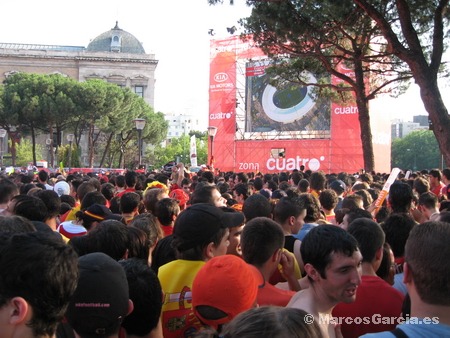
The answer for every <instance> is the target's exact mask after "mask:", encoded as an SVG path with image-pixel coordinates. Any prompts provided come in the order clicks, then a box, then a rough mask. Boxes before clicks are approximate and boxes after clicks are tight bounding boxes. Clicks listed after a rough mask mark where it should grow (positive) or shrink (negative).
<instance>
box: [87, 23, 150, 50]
mask: <svg viewBox="0 0 450 338" xmlns="http://www.w3.org/2000/svg"><path fill="white" fill-rule="evenodd" d="M87 50H88V51H89V52H116V53H131V54H145V50H144V47H143V46H142V44H141V43H140V42H139V40H138V39H136V38H135V36H134V35H132V34H130V33H128V32H126V31H124V30H123V29H120V28H119V25H118V22H117V21H116V26H115V27H114V28H112V29H111V30H109V31H107V32H105V33H103V34H100V35H99V36H97V37H96V38H95V39H94V40H92V41H91V42H90V43H89V45H88V46H87Z"/></svg>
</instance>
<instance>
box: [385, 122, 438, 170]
mask: <svg viewBox="0 0 450 338" xmlns="http://www.w3.org/2000/svg"><path fill="white" fill-rule="evenodd" d="M391 156H392V167H398V168H402V169H404V170H412V171H417V170H422V169H433V168H439V167H440V166H441V153H440V151H439V148H438V144H437V141H436V138H435V137H434V135H433V132H432V131H431V130H418V131H413V132H411V133H409V134H408V135H406V136H405V137H403V138H398V139H395V140H393V142H392V152H391Z"/></svg>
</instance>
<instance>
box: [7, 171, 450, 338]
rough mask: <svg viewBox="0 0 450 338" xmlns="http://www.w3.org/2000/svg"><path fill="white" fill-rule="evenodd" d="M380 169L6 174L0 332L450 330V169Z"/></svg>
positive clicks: (349, 333)
mask: <svg viewBox="0 0 450 338" xmlns="http://www.w3.org/2000/svg"><path fill="white" fill-rule="evenodd" d="M302 169H303V168H302ZM388 176H389V174H380V173H375V172H372V173H365V172H360V173H356V174H348V173H344V172H342V173H336V174H325V173H323V172H321V171H315V172H312V171H309V170H293V171H290V172H279V173H276V174H269V173H265V174H264V173H260V172H257V173H244V172H237V173H234V172H226V173H224V172H219V173H217V172H213V171H211V170H208V169H207V168H204V169H202V170H201V171H199V172H198V173H191V172H190V171H189V170H188V169H187V168H185V166H184V165H183V163H178V164H177V165H176V166H174V167H173V169H172V173H171V174H170V175H168V174H165V173H159V172H148V173H146V174H144V173H137V172H135V171H131V170H130V171H127V172H125V173H124V174H116V173H111V174H108V173H104V174H96V173H88V174H82V173H80V174H70V175H66V174H64V173H61V174H50V175H49V173H48V172H46V171H44V170H41V171H39V172H37V173H16V174H11V175H3V176H1V177H0V336H1V337H8V338H9V337H58V338H67V337H81V338H89V337H105V338H114V337H120V338H125V337H128V338H132V337H153V338H154V337H159V338H161V337H164V338H172V337H173V338H178V337H227V338H232V337H233V338H234V337H241V338H250V337H280V338H281V337H283V338H284V337H344V338H347V337H348V338H353V337H360V336H364V337H444V336H450V288H449V285H450V264H448V262H447V260H448V257H450V246H449V245H448V243H449V242H450V169H449V168H446V169H444V170H442V171H441V170H439V169H433V170H429V171H426V170H423V171H421V172H413V173H411V172H407V173H405V172H403V171H401V172H400V174H398V175H397V177H396V179H395V182H394V183H392V184H387V183H386V182H387V180H388ZM383 189H384V190H386V189H387V191H386V192H388V194H387V196H386V198H384V194H383Z"/></svg>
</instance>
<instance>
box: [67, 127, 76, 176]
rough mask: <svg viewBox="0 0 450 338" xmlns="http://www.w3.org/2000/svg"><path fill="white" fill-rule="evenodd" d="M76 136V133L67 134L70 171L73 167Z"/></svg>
mask: <svg viewBox="0 0 450 338" xmlns="http://www.w3.org/2000/svg"><path fill="white" fill-rule="evenodd" d="M74 138H75V135H74V134H67V141H69V163H68V165H69V173H70V169H71V167H72V142H73V140H74Z"/></svg>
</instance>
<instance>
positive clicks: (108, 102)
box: [0, 73, 168, 167]
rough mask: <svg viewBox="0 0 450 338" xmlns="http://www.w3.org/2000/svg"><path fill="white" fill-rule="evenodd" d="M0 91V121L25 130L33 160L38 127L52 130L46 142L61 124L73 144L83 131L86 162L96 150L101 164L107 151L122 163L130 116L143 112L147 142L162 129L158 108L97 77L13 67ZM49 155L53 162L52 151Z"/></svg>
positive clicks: (156, 139)
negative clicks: (83, 78) (29, 71)
mask: <svg viewBox="0 0 450 338" xmlns="http://www.w3.org/2000/svg"><path fill="white" fill-rule="evenodd" d="M0 94H1V98H2V100H1V105H0V126H1V127H3V128H4V129H6V130H7V131H8V134H11V130H12V128H17V129H19V131H20V133H21V134H31V139H32V144H33V162H34V163H36V149H35V142H36V135H37V134H39V133H44V134H47V133H48V134H50V135H52V134H53V131H56V132H57V135H58V139H57V141H56V143H57V144H56V145H53V144H51V145H50V146H51V147H52V148H53V147H59V146H61V145H62V140H61V139H60V137H59V136H60V135H61V133H60V132H61V131H62V130H64V131H65V132H67V133H68V134H69V133H73V134H74V135H75V145H76V147H75V148H76V149H78V148H79V146H80V141H81V137H82V135H85V136H86V138H87V143H88V159H89V160H88V162H89V166H90V167H93V165H94V159H95V156H96V155H97V156H98V155H99V154H101V160H100V163H101V165H103V163H104V162H106V160H105V159H106V158H107V157H108V159H109V160H110V161H109V163H113V162H114V161H113V160H111V159H114V158H115V157H116V158H119V160H118V162H119V164H120V165H121V166H122V167H123V165H124V161H123V153H124V152H125V150H126V149H127V147H128V148H130V147H133V145H132V142H131V141H132V140H133V139H135V131H134V123H133V120H134V119H136V118H144V119H145V120H146V122H147V123H146V126H145V128H144V130H143V131H142V139H143V141H144V142H146V143H147V144H157V143H159V142H161V141H162V140H163V139H164V138H165V136H166V134H167V128H168V124H167V122H166V121H165V120H164V116H163V114H162V113H155V112H154V111H153V109H152V108H151V107H150V106H149V105H148V104H146V103H145V101H144V100H143V99H142V98H141V97H139V96H137V95H136V94H134V93H133V92H131V91H130V89H128V88H121V87H119V86H117V85H115V84H111V83H107V82H104V81H101V80H88V81H86V82H81V83H80V82H77V81H75V80H73V79H70V78H66V77H63V76H61V75H55V74H52V75H39V74H27V73H17V74H14V75H12V76H10V77H8V78H7V79H6V81H5V84H4V87H2V91H0ZM52 142H53V141H52ZM114 151H115V152H116V154H117V153H118V154H120V155H119V156H115V155H116V154H114V153H111V152H114ZM57 152H58V150H57ZM13 157H14V155H13ZM51 157H52V160H51V162H52V163H53V152H51ZM76 162H77V161H72V163H76ZM132 162H133V160H130V163H132Z"/></svg>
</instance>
